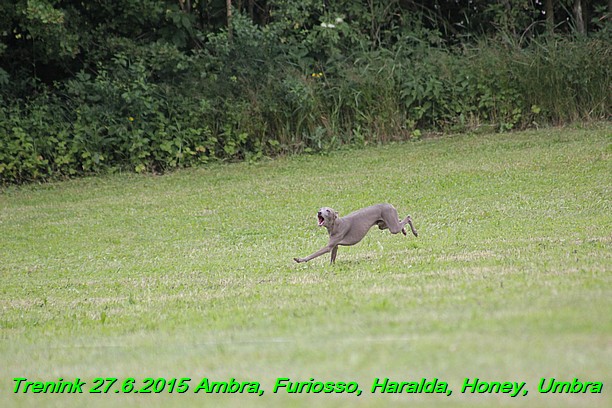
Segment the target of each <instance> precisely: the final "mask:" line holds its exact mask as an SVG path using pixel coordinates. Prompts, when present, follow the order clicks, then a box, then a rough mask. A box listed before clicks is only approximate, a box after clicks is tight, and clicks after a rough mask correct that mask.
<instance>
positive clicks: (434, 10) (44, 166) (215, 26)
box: [0, 0, 612, 184]
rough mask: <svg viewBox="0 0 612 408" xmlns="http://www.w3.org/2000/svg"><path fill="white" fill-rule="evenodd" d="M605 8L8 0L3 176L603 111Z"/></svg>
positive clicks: (273, 150)
mask: <svg viewBox="0 0 612 408" xmlns="http://www.w3.org/2000/svg"><path fill="white" fill-rule="evenodd" d="M611 10H612V0H600V1H597V0H541V1H540V0H493V1H484V0H438V1H410V0H387V1H374V0H361V1H353V0H351V1H349V0H339V1H321V0H318V1H315V0H304V1H290V0H267V1H263V0H210V1H198V0H174V1H171V0H123V1H111V0H97V1H69V0H19V1H7V0H2V1H0V182H1V183H3V184H5V183H15V182H24V181H33V180H47V179H53V178H61V177H70V176H74V175H79V174H86V173H94V172H103V171H104V172H107V171H115V170H120V169H129V170H133V171H136V172H145V171H152V172H159V171H164V170H167V169H172V168H176V167H183V166H191V165H195V164H198V163H206V162H208V161H210V160H219V159H223V160H226V159H227V160H254V159H257V158H258V157H261V156H262V155H276V154H282V153H293V152H304V151H305V152H308V151H318V150H326V149H333V148H337V147H339V146H342V145H345V144H356V145H363V144H366V143H377V142H385V141H389V140H400V139H408V138H418V137H420V135H421V132H422V131H425V130H451V131H465V130H470V129H475V128H478V127H482V126H485V127H487V128H488V129H497V130H500V131H504V130H510V129H514V128H523V127H529V126H540V125H547V124H560V123H566V122H571V121H576V120H602V119H603V120H609V119H610V112H611V109H610V108H611V106H610V95H611V94H612V83H611V77H612V75H611V74H612V68H611V67H612V64H610V61H612V46H611V45H612V21H611Z"/></svg>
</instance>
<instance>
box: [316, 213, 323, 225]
mask: <svg viewBox="0 0 612 408" xmlns="http://www.w3.org/2000/svg"><path fill="white" fill-rule="evenodd" d="M317 217H318V218H319V227H321V226H323V223H324V222H325V218H323V216H322V215H321V213H319V214H317Z"/></svg>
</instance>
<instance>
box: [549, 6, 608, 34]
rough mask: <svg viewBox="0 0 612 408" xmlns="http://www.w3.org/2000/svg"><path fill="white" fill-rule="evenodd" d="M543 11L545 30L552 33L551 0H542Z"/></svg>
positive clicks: (553, 13) (553, 17)
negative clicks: (544, 14)
mask: <svg viewBox="0 0 612 408" xmlns="http://www.w3.org/2000/svg"><path fill="white" fill-rule="evenodd" d="M610 1H612V0H610ZM544 11H545V12H546V30H547V31H548V32H549V33H552V32H553V31H554V30H555V8H554V7H553V0H545V1H544Z"/></svg>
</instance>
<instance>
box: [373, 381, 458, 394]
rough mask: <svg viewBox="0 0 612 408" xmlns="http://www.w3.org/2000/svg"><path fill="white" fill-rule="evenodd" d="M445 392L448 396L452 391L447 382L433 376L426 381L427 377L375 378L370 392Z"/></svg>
mask: <svg viewBox="0 0 612 408" xmlns="http://www.w3.org/2000/svg"><path fill="white" fill-rule="evenodd" d="M377 391H378V392H380V393H381V394H402V393H407V394H446V395H447V396H450V395H451V394H452V393H453V391H452V390H450V389H449V388H448V384H447V383H446V382H444V381H440V380H438V379H437V378H434V379H433V380H431V381H428V380H427V378H421V381H402V382H396V381H390V380H389V379H388V378H385V379H384V380H382V379H379V378H375V379H374V382H373V383H372V389H371V390H370V392H371V393H372V394H376V392H377Z"/></svg>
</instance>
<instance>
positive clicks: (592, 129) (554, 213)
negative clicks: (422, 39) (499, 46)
mask: <svg viewBox="0 0 612 408" xmlns="http://www.w3.org/2000/svg"><path fill="white" fill-rule="evenodd" d="M611 155H612V126H610V124H609V123H608V124H599V125H590V126H586V127H573V128H565V129H545V130H539V131H530V132H522V133H511V134H486V135H462V136H454V137H443V138H439V139H426V140H423V141H418V142H410V143H405V144H394V145H388V146H383V147H368V148H366V149H363V150H356V151H355V150H350V151H342V152H337V153H332V154H329V155H323V156H302V157H291V158H281V159H278V160H274V161H265V162H261V163H257V164H229V165H214V166H211V167H208V168H205V169H195V170H185V171H180V172H176V173H173V174H169V175H164V176H135V175H114V176H108V177H94V178H87V179H80V180H74V181H68V182H62V183H51V184H46V185H30V186H24V187H18V188H16V187H12V188H8V189H4V190H2V191H1V193H0V277H1V278H2V284H1V286H0V367H1V368H0V400H2V401H3V402H2V405H3V406H11V407H13V406H15V407H18V406H32V407H34V406H36V407H39V406H58V407H70V406H74V407H77V406H88V407H95V406H146V407H151V406H185V405H193V406H213V405H217V406H219V405H220V406H234V407H244V406H266V407H268V406H278V407H287V406H291V407H293V406H295V407H310V406H346V407H353V406H364V407H366V406H367V407H370V406H381V407H383V406H394V405H398V406H399V405H402V406H404V405H418V406H466V407H467V406H483V407H485V406H487V407H488V406H530V407H558V406H568V407H583V406H589V407H607V406H611V403H612V201H611V197H612V160H611ZM379 202H389V203H392V204H394V205H395V207H396V208H397V209H398V211H399V215H400V216H402V217H403V216H405V215H407V214H411V215H412V217H413V219H414V222H415V226H416V228H417V229H418V230H419V234H420V236H419V238H414V237H412V236H410V237H408V238H406V237H404V236H401V234H400V235H391V234H390V233H389V232H388V231H384V232H381V231H379V230H378V229H372V231H370V233H369V235H368V236H367V237H366V238H365V239H364V240H363V241H362V242H361V243H360V244H358V245H356V246H354V247H349V248H347V247H341V248H340V250H339V252H338V258H337V261H336V264H335V265H334V266H330V265H329V255H325V256H322V257H320V258H317V259H315V260H313V261H311V262H309V263H306V264H296V263H294V262H293V260H292V258H293V257H294V256H301V257H303V256H306V255H308V254H310V253H312V252H314V251H315V250H317V249H319V248H320V247H322V246H323V245H324V244H325V243H326V242H327V233H326V231H325V230H324V229H323V228H318V227H317V225H316V214H315V213H316V211H317V209H318V208H319V207H321V206H331V207H333V208H335V209H336V210H337V211H339V212H340V214H341V215H342V214H347V213H349V212H351V211H353V210H355V209H358V208H360V207H364V206H367V205H371V204H374V203H379ZM16 377H22V378H27V379H28V381H57V380H58V379H59V378H63V379H64V380H66V381H73V380H74V379H75V377H78V378H80V379H81V380H82V381H85V382H86V383H87V384H86V386H84V387H83V391H84V393H83V394H44V393H39V394H34V393H31V392H30V393H27V394H23V393H19V394H15V393H13V390H14V387H15V384H16V383H15V382H14V381H13V378H16ZM97 377H103V378H117V379H118V380H117V383H115V384H113V385H112V387H111V388H110V389H109V392H108V394H90V393H88V391H89V390H90V389H91V388H93V386H94V384H93V382H94V381H95V379H96V378H97ZM147 377H152V378H155V379H157V378H160V377H161V378H164V379H166V380H167V381H168V382H169V381H170V380H171V379H172V378H178V379H180V378H183V377H188V378H191V381H190V382H188V385H189V386H190V388H189V390H188V391H187V392H185V393H183V394H179V393H177V392H176V391H175V392H173V393H169V392H168V389H169V386H167V387H166V388H165V390H164V391H163V392H162V393H160V394H155V393H151V394H144V395H143V393H140V394H135V393H133V392H132V393H121V392H116V391H120V390H121V387H122V386H123V385H125V384H126V383H127V384H129V380H128V381H127V382H125V381H126V379H128V378H134V381H135V388H134V389H135V390H137V389H140V388H142V386H143V385H144V383H143V382H144V380H145V378H147ZM279 377H286V378H290V379H291V380H292V381H310V379H311V378H314V381H323V382H326V381H333V382H340V381H344V382H351V381H354V382H357V383H358V384H359V389H360V390H362V391H363V393H362V395H361V396H356V395H354V394H348V393H344V394H324V393H320V394H314V393H310V394H307V393H302V394H289V393H286V392H285V391H280V392H278V393H276V394H275V393H273V388H274V384H275V381H276V379H277V378H279ZM203 378H209V379H210V381H230V379H231V378H236V380H237V381H257V382H260V383H261V389H263V390H264V391H265V393H264V395H262V396H256V395H250V394H246V393H245V394H227V395H222V394H206V393H204V391H200V392H199V393H194V392H193V391H194V389H195V388H196V387H197V386H198V384H199V383H200V381H201V380H202V379H203ZM375 378H389V379H390V380H391V381H420V380H421V379H422V378H427V379H428V381H432V380H433V379H434V378H437V379H438V381H439V382H441V381H444V382H447V383H448V387H449V389H450V390H452V391H453V393H452V395H450V396H446V395H435V394H427V393H421V394H406V393H404V394H397V395H396V394H381V393H380V392H377V393H376V394H372V393H371V392H370V391H371V388H372V384H373V381H374V379H375ZM465 378H470V379H471V380H473V379H474V378H479V379H480V380H481V381H488V382H490V381H502V382H503V381H510V382H519V383H520V382H525V383H526V385H525V389H527V390H528V391H529V393H528V395H526V396H522V394H521V395H519V396H517V397H515V398H513V397H510V396H509V395H508V394H503V393H499V394H489V393H483V394H478V393H476V394H472V393H469V392H466V393H462V392H461V389H462V386H463V382H464V380H465ZM541 378H546V379H549V378H556V379H557V380H559V381H572V380H573V379H574V378H578V379H579V380H580V381H592V382H603V384H604V386H603V389H602V392H601V393H600V394H591V393H586V394H585V393H580V394H568V393H557V394H550V393H548V394H544V393H539V392H538V383H539V382H540V379H541ZM110 382H111V381H108V382H107V381H106V380H104V382H103V385H104V387H102V388H101V389H102V390H103V389H104V388H105V387H106V385H110ZM98 384H100V383H98ZM156 384H158V385H160V386H161V384H162V383H161V382H157V383H156ZM128 388H129V385H128Z"/></svg>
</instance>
